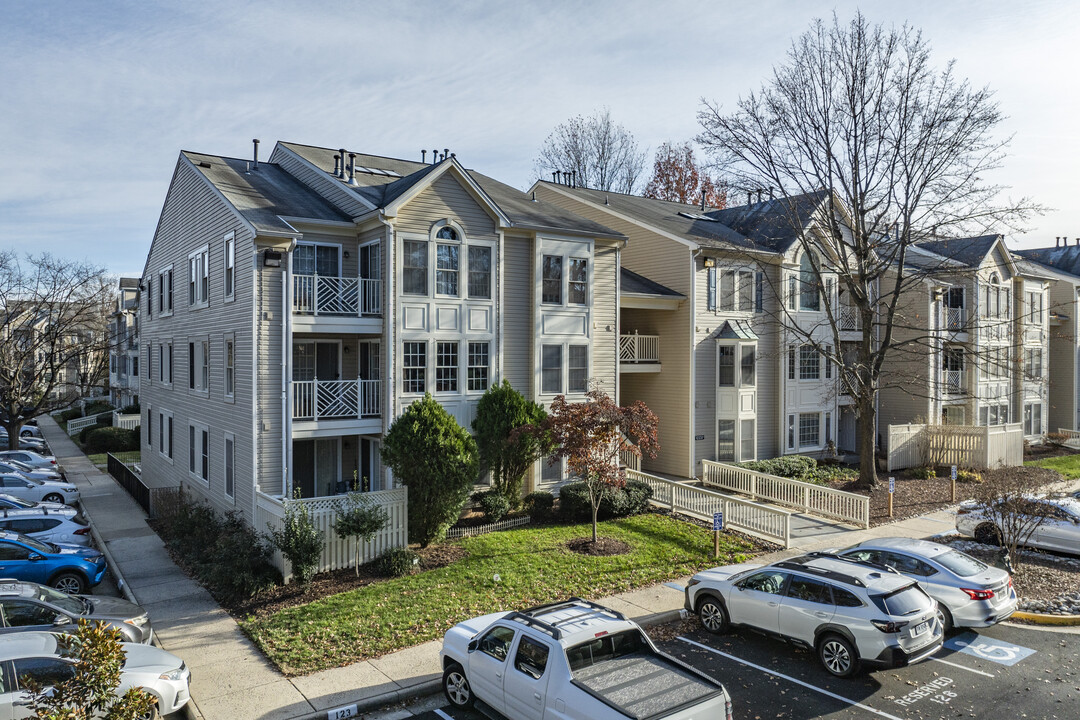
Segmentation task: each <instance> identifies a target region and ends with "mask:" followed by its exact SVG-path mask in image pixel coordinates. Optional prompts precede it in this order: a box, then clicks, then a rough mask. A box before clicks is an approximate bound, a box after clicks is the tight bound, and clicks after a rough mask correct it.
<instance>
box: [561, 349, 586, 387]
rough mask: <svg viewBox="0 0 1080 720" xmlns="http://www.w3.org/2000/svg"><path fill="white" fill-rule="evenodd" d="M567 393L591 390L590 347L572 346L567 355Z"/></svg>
mask: <svg viewBox="0 0 1080 720" xmlns="http://www.w3.org/2000/svg"><path fill="white" fill-rule="evenodd" d="M566 359H567V370H566V374H567V377H566V387H567V392H572V393H583V392H587V391H588V389H589V346H588V345H571V346H570V347H568V348H567V353H566Z"/></svg>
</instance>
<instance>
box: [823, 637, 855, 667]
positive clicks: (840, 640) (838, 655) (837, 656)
mask: <svg viewBox="0 0 1080 720" xmlns="http://www.w3.org/2000/svg"><path fill="white" fill-rule="evenodd" d="M818 659H819V660H821V664H822V665H824V666H825V669H826V670H828V671H829V672H830V673H832V674H833V675H835V676H836V677H849V676H850V675H854V674H855V672H856V671H857V670H858V669H859V657H858V656H857V655H856V654H855V648H854V647H852V645H851V643H850V642H848V641H847V639H846V638H844V637H843V636H842V635H834V634H829V635H826V636H825V637H823V638H821V640H819V641H818Z"/></svg>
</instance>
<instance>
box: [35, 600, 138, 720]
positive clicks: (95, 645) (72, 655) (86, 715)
mask: <svg viewBox="0 0 1080 720" xmlns="http://www.w3.org/2000/svg"><path fill="white" fill-rule="evenodd" d="M55 637H56V644H57V649H58V650H59V653H60V655H62V656H63V657H66V658H68V659H70V660H71V661H73V663H74V665H73V666H72V670H73V671H74V672H73V673H72V674H71V676H70V677H67V678H65V679H63V680H60V681H58V682H53V681H52V680H51V679H49V680H48V684H46V682H45V681H46V678H45V677H44V676H37V677H35V676H33V675H31V676H30V677H28V678H20V682H23V683H24V685H25V688H26V690H27V691H28V692H29V695H30V701H29V706H30V712H32V713H33V715H34V716H36V717H38V718H41V720H89V719H90V718H99V719H101V720H137V719H138V718H143V717H148V716H150V715H152V714H153V713H152V710H153V707H154V696H153V695H151V694H149V693H147V692H145V691H143V690H141V689H139V688H130V689H129V690H128V691H127V692H125V693H124V694H123V695H118V694H117V693H116V689H117V688H118V687H119V686H120V670H121V669H122V668H123V667H124V659H125V657H124V649H123V647H121V645H120V642H121V641H120V637H121V636H120V631H119V630H115V629H113V628H110V627H109V626H107V625H105V624H104V623H101V622H95V623H93V624H91V623H90V622H88V621H86V620H80V621H79V627H78V628H77V629H76V631H75V632H74V633H73V634H70V635H59V634H58V635H56V636H55Z"/></svg>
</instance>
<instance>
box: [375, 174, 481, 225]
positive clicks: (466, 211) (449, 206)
mask: <svg viewBox="0 0 1080 720" xmlns="http://www.w3.org/2000/svg"><path fill="white" fill-rule="evenodd" d="M442 219H450V220H455V221H457V222H459V223H461V226H462V227H463V228H464V229H465V234H466V235H467V236H468V237H470V238H483V239H486V240H497V239H498V236H497V235H496V232H495V221H494V220H492V218H491V216H490V215H489V214H488V213H487V211H485V210H484V209H483V208H482V207H480V205H478V204H477V202H476V200H474V199H473V197H472V195H470V194H469V193H468V191H467V190H465V188H464V187H462V185H461V183H460V182H458V181H457V179H456V178H454V177H453V176H451V175H450V174H449V173H447V174H444V175H442V176H441V177H440V178H439V179H438V180H436V181H435V182H433V183H432V184H431V186H430V187H428V188H426V189H424V190H423V191H421V192H420V193H419V194H418V195H417V196H416V197H415V198H413V199H412V200H410V201H409V202H408V203H406V205H405V206H404V207H402V208H401V210H399V211H398V216H397V220H396V222H395V224H394V226H395V228H396V229H397V231H398V232H408V233H420V234H422V235H427V234H428V232H430V230H431V227H432V225H434V224H435V223H436V222H437V221H439V220H442Z"/></svg>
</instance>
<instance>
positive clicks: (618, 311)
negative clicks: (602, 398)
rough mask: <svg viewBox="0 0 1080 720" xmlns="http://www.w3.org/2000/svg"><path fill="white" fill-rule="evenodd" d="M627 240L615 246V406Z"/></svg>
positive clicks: (618, 390) (618, 387)
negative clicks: (623, 272)
mask: <svg viewBox="0 0 1080 720" xmlns="http://www.w3.org/2000/svg"><path fill="white" fill-rule="evenodd" d="M628 242H629V240H623V241H620V242H619V244H617V245H616V246H615V404H616V405H620V406H621V405H622V382H621V380H622V378H620V376H619V343H620V342H621V340H622V249H623V248H624V247H626V244H627V243H628Z"/></svg>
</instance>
